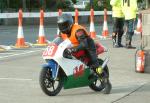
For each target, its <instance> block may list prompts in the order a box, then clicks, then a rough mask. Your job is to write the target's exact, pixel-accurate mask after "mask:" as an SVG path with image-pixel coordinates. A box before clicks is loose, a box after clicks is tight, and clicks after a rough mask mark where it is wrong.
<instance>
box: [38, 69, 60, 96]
mask: <svg viewBox="0 0 150 103" xmlns="http://www.w3.org/2000/svg"><path fill="white" fill-rule="evenodd" d="M39 83H40V86H41V89H42V91H43V92H44V93H45V94H46V95H48V96H56V95H57V94H58V93H59V92H60V90H61V89H62V87H63V81H62V79H61V78H60V76H59V75H58V78H57V79H56V80H53V79H52V73H51V69H50V68H44V69H42V70H41V72H40V78H39Z"/></svg>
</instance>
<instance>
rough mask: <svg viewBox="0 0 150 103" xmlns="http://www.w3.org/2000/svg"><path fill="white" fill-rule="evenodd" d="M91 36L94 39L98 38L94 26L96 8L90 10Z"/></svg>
mask: <svg viewBox="0 0 150 103" xmlns="http://www.w3.org/2000/svg"><path fill="white" fill-rule="evenodd" d="M90 36H91V38H92V39H95V38H96V32H95V27H94V10H93V9H91V12H90Z"/></svg>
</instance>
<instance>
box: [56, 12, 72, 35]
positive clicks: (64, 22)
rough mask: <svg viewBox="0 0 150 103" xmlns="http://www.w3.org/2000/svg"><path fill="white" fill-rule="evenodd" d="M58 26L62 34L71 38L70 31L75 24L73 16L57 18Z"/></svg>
mask: <svg viewBox="0 0 150 103" xmlns="http://www.w3.org/2000/svg"><path fill="white" fill-rule="evenodd" d="M57 24H58V28H59V30H60V32H62V33H64V34H67V35H68V36H70V33H69V32H70V30H71V27H72V24H73V18H72V15H71V14H62V15H61V16H58V18H57Z"/></svg>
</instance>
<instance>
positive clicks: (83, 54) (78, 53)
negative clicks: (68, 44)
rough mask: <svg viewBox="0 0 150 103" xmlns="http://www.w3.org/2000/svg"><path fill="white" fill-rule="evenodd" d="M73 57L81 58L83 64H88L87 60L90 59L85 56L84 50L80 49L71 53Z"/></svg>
mask: <svg viewBox="0 0 150 103" xmlns="http://www.w3.org/2000/svg"><path fill="white" fill-rule="evenodd" d="M72 55H73V56H74V57H76V58H77V59H81V58H82V60H81V61H82V62H84V63H85V64H88V62H89V61H90V59H89V58H88V57H87V55H86V53H85V51H84V50H80V51H78V52H76V53H73V54H72Z"/></svg>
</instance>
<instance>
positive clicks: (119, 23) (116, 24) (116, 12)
mask: <svg viewBox="0 0 150 103" xmlns="http://www.w3.org/2000/svg"><path fill="white" fill-rule="evenodd" d="M110 5H111V6H112V17H113V34H112V39H113V46H114V47H123V45H122V44H121V41H122V35H123V33H124V30H123V26H124V14H123V12H122V8H121V0H111V1H110Z"/></svg>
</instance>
